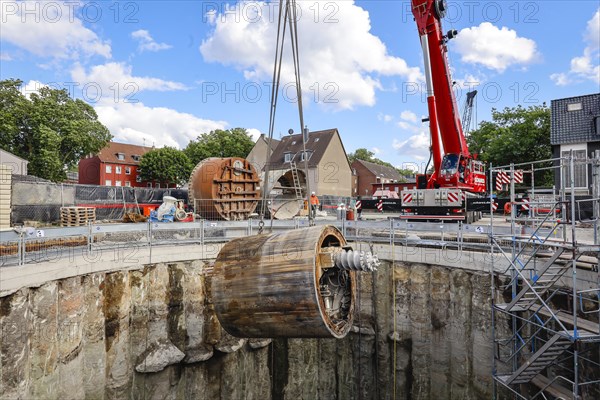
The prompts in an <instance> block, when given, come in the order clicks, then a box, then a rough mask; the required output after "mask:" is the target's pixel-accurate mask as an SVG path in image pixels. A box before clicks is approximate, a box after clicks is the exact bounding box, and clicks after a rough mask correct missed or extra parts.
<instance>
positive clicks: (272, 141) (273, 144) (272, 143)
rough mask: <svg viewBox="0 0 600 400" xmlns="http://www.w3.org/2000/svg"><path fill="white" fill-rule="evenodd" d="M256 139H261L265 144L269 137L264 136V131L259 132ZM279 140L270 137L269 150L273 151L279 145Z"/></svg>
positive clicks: (267, 142)
mask: <svg viewBox="0 0 600 400" xmlns="http://www.w3.org/2000/svg"><path fill="white" fill-rule="evenodd" d="M258 140H262V141H263V142H265V143H266V144H267V145H269V138H268V137H266V136H265V134H264V133H261V134H260V137H259V138H258ZM279 142H280V140H277V139H275V138H271V151H274V150H275V149H276V148H277V146H279Z"/></svg>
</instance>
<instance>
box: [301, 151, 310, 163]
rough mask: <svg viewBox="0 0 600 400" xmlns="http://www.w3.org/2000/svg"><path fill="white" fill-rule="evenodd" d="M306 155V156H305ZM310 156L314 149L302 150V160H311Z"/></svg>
mask: <svg viewBox="0 0 600 400" xmlns="http://www.w3.org/2000/svg"><path fill="white" fill-rule="evenodd" d="M305 156H306V158H305ZM310 156H312V151H307V152H302V153H300V161H304V160H306V161H308V160H310Z"/></svg>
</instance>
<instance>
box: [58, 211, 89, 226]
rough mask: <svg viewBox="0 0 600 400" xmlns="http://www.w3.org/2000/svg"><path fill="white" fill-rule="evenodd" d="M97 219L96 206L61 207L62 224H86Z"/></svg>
mask: <svg viewBox="0 0 600 400" xmlns="http://www.w3.org/2000/svg"><path fill="white" fill-rule="evenodd" d="M95 220H96V209H95V208H94V207H61V208H60V222H61V225H62V226H85V225H87V224H88V223H90V222H93V221H95Z"/></svg>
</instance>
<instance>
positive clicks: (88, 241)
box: [87, 221, 93, 256]
mask: <svg viewBox="0 0 600 400" xmlns="http://www.w3.org/2000/svg"><path fill="white" fill-rule="evenodd" d="M92 234H93V232H92V221H88V237H87V251H88V256H89V254H90V253H91V251H92Z"/></svg>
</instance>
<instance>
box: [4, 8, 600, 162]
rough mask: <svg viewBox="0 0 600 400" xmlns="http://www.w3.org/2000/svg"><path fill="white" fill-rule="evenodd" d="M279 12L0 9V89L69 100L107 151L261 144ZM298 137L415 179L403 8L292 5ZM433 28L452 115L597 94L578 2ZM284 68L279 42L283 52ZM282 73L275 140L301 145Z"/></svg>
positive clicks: (408, 19) (598, 73) (460, 12)
mask: <svg viewBox="0 0 600 400" xmlns="http://www.w3.org/2000/svg"><path fill="white" fill-rule="evenodd" d="M277 3H278V2H275V3H270V2H256V1H245V2H235V1H230V2H220V1H203V2H199V1H144V2H134V1H119V2H112V1H88V2H86V1H83V2H76V1H42V2H37V1H25V2H22V1H16V2H15V1H0V20H1V25H0V62H1V64H0V78H1V79H7V78H19V79H21V80H23V81H24V82H25V84H26V85H25V86H24V87H23V91H24V92H25V93H27V92H31V91H32V90H35V89H36V88H39V87H40V85H50V86H53V87H61V88H67V89H69V90H70V92H71V93H72V95H73V97H77V98H82V99H84V100H86V101H89V102H90V104H92V105H93V106H94V107H95V108H96V110H97V112H98V115H99V118H100V120H101V121H102V122H103V123H104V124H105V125H106V126H108V127H109V129H110V130H111V133H112V134H113V135H114V136H115V140H118V141H122V142H129V143H134V144H146V145H151V144H155V145H156V146H163V145H170V146H176V147H185V145H186V144H187V143H188V142H189V140H190V139H194V138H195V137H197V136H198V135H199V134H201V133H203V132H207V131H210V130H212V129H216V128H233V127H244V128H248V129H250V130H251V132H252V133H253V134H254V135H257V134H258V132H267V130H268V122H269V93H270V86H269V85H270V84H269V82H270V80H271V73H272V63H273V56H274V50H275V49H274V46H275V31H276V15H277V11H278V8H277ZM298 7H299V12H300V16H299V21H298V28H299V41H300V63H301V70H302V86H303V89H304V93H303V96H304V99H305V103H304V105H305V108H304V111H305V122H306V124H308V126H309V128H310V129H312V130H320V129H328V128H338V129H339V131H340V133H341V135H342V140H343V142H344V145H345V147H346V150H347V151H354V150H355V149H357V148H360V147H364V148H367V149H369V150H372V151H374V152H375V153H376V155H377V157H379V158H381V159H383V160H385V161H388V162H391V163H393V164H395V165H397V166H400V167H402V166H405V167H406V166H409V165H420V166H423V165H424V164H425V163H426V161H427V157H428V146H429V138H428V133H427V127H426V126H423V124H422V123H421V122H420V121H421V118H422V116H423V115H425V114H426V112H427V111H426V103H425V100H424V97H423V94H422V92H421V91H420V90H419V88H421V87H422V85H423V81H422V79H423V75H422V74H423V61H422V54H421V50H420V46H419V39H418V35H417V33H416V25H415V23H414V21H413V20H412V15H411V13H410V1H337V2H336V1H326V0H325V1H314V0H307V1H299V2H298ZM444 29H445V30H448V29H456V30H458V31H459V35H458V38H457V39H455V40H453V41H451V42H450V60H451V67H452V69H453V79H454V80H455V81H456V82H457V85H456V87H457V93H458V94H459V105H460V106H461V108H462V101H463V99H464V93H466V91H467V90H468V88H472V87H475V88H477V89H478V90H479V95H478V99H477V109H476V117H477V121H482V120H489V119H490V117H491V114H490V111H491V109H492V108H493V107H495V108H500V109H501V108H504V107H512V106H516V105H518V104H522V105H524V106H528V105H536V104H542V103H543V102H546V103H547V104H549V102H550V100H552V99H556V98H563V97H569V96H576V95H581V94H589V93H597V92H600V67H599V64H600V61H599V50H600V49H599V48H600V43H599V42H600V6H599V3H598V1H596V0H590V1H588V0H585V1H548V0H547V1H516V0H515V1H512V0H509V1H464V2H463V1H458V2H449V12H448V16H447V19H446V21H444ZM286 51H287V55H289V54H290V47H289V43H288V46H286ZM290 66H291V63H290V61H289V59H287V61H286V62H285V64H284V72H283V80H284V85H285V88H286V90H287V92H286V93H284V94H282V97H281V100H280V104H279V107H278V112H277V116H276V127H275V137H276V138H278V137H279V136H280V135H284V134H286V133H287V131H288V129H290V128H293V129H294V130H295V131H298V130H299V121H298V116H297V108H296V104H295V103H294V101H293V100H294V98H295V97H294V96H293V93H294V91H293V89H294V88H293V86H291V84H290V83H289V82H291V81H292V79H293V74H292V71H293V70H292V69H291V67H290Z"/></svg>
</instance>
